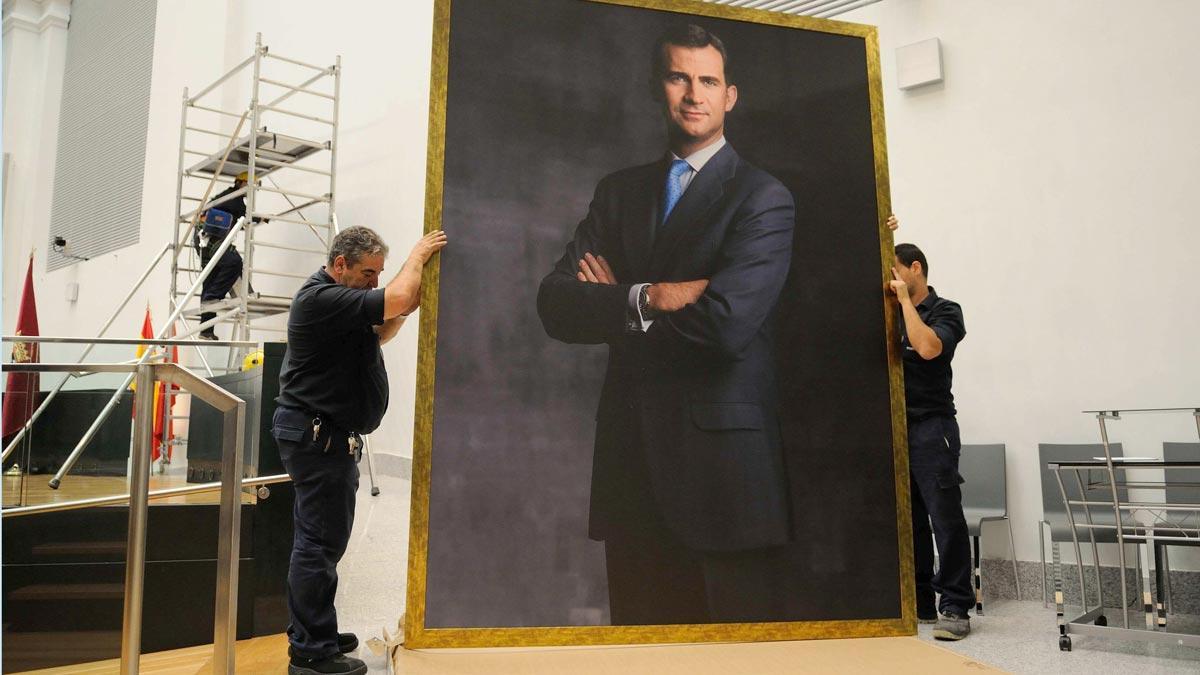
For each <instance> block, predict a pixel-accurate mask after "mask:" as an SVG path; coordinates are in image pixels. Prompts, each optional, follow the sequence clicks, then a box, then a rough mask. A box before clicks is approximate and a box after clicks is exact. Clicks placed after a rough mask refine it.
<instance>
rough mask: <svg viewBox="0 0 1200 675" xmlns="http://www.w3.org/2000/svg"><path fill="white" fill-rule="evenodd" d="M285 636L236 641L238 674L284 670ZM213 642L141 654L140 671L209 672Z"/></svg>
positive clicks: (64, 671) (105, 666) (99, 668)
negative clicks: (211, 643)
mask: <svg viewBox="0 0 1200 675" xmlns="http://www.w3.org/2000/svg"><path fill="white" fill-rule="evenodd" d="M287 647H288V643H287V636H286V635H283V634H280V635H268V636H266V637H259V638H254V639H251V640H240V641H238V643H237V669H236V671H235V672H237V673H239V675H240V674H241V673H253V674H255V675H257V674H258V673H262V674H263V675H267V674H269V673H287V664H288V657H287ZM212 671H213V670H212V645H203V646H200V647H188V648H186V649H175V650H172V651H169V652H158V653H157V654H143V655H142V659H141V669H140V672H142V673H145V674H146V675H200V674H206V673H212ZM25 672H26V675H34V674H35V673H36V675H118V673H120V672H121V660H120V659H109V660H107V661H97V662H95V663H84V664H78V665H73V666H60V667H58V668H45V669H43V670H29V671H25Z"/></svg>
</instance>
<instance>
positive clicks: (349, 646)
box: [288, 633, 358, 656]
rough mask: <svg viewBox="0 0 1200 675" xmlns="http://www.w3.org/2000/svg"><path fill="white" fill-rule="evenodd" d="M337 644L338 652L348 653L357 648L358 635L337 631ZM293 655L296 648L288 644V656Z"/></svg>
mask: <svg viewBox="0 0 1200 675" xmlns="http://www.w3.org/2000/svg"><path fill="white" fill-rule="evenodd" d="M337 645H338V651H339V652H341V653H343V654H349V653H350V652H352V651H354V650H355V649H358V636H357V635H355V634H354V633H338V637H337ZM295 655H296V650H295V649H294V648H293V647H292V646H291V645H288V656H295Z"/></svg>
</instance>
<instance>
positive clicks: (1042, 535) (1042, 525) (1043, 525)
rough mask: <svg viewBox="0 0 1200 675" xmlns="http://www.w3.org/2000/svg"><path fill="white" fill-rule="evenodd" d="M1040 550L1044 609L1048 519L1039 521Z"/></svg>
mask: <svg viewBox="0 0 1200 675" xmlns="http://www.w3.org/2000/svg"><path fill="white" fill-rule="evenodd" d="M1038 551H1039V552H1040V553H1041V555H1042V609H1045V608H1046V521H1044V520H1039V521H1038Z"/></svg>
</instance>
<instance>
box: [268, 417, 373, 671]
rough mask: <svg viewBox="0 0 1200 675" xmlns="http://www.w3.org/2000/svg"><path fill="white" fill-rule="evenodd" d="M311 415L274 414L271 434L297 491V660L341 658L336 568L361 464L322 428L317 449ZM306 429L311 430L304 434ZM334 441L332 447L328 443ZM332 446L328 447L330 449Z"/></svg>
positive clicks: (292, 605) (293, 610)
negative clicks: (310, 422)
mask: <svg viewBox="0 0 1200 675" xmlns="http://www.w3.org/2000/svg"><path fill="white" fill-rule="evenodd" d="M310 418H311V415H305V414H304V413H302V412H301V411H298V410H294V409H292V408H285V407H282V406H281V407H279V408H278V409H276V412H275V418H274V421H273V425H272V426H273V428H272V433H273V435H274V436H275V440H276V444H277V445H278V446H279V457H280V459H282V460H283V466H284V468H285V469H287V472H288V475H290V476H291V477H292V483H293V485H294V486H295V489H296V505H295V508H294V509H293V517H294V519H295V537H294V539H293V540H292V559H291V564H290V565H289V567H288V579H287V598H288V614H289V617H290V619H291V625H289V626H288V629H287V633H288V641H289V642H290V643H291V645H292V647H293V648H294V649H295V651H296V653H297V654H298V655H299V656H302V657H307V658H314V659H319V658H325V657H327V656H332V655H334V654H337V653H338V646H337V636H338V622H337V611H336V610H335V609H334V607H333V599H334V596H335V595H336V594H337V583H338V575H337V564H338V561H340V560H341V559H342V554H344V553H345V552H346V544H347V543H348V542H349V541H350V528H351V527H352V526H353V524H354V495H355V493H356V492H357V491H358V464H357V463H356V462H355V456H354V455H353V454H349V453H348V452H347V443H346V439H345V437H344V436H342V435H341V434H335V433H334V432H333V431H332V430H331V429H329V428H328V427H329V426H330V425H328V424H325V425H323V427H324V428H323V429H322V434H321V436H319V437H318V438H317V441H316V442H315V443H314V442H313V440H312V426H311V425H310V424H309V420H310ZM306 425H308V426H307V428H304V427H305V426H306ZM330 440H332V441H333V442H332V443H328V441H330ZM327 443H328V444H327Z"/></svg>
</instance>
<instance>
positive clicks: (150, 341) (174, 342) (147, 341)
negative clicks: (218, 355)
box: [0, 335, 258, 347]
mask: <svg viewBox="0 0 1200 675" xmlns="http://www.w3.org/2000/svg"><path fill="white" fill-rule="evenodd" d="M0 341H2V342H50V343H61V344H83V345H86V344H95V345H153V346H155V347H162V346H165V347H195V346H196V345H197V344H199V345H201V346H203V347H257V346H258V343H257V342H255V341H253V340H205V341H204V342H199V341H198V340H183V339H179V338H158V339H155V338H92V337H58V336H50V335H4V336H0Z"/></svg>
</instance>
